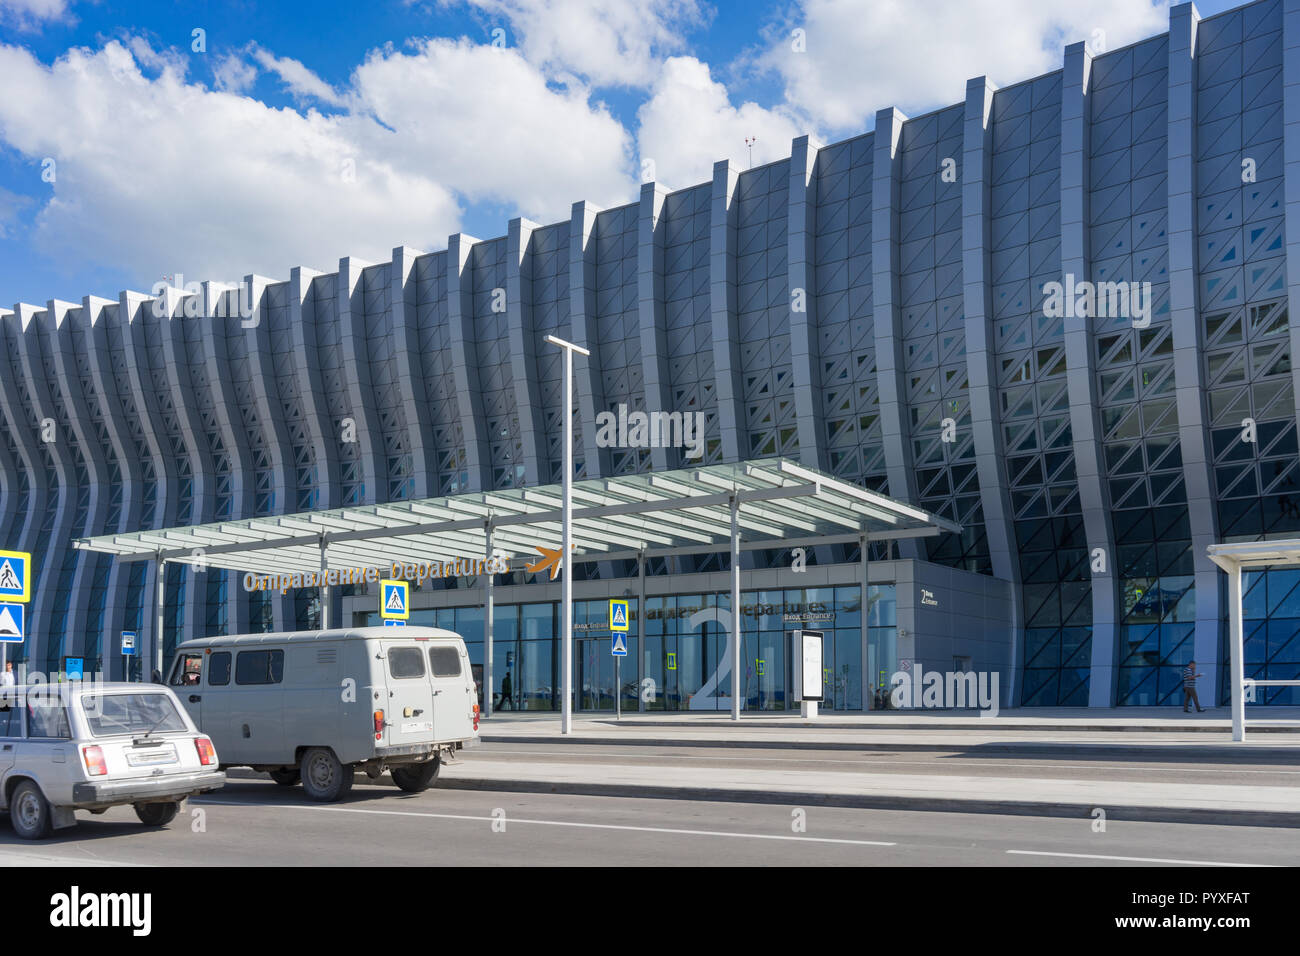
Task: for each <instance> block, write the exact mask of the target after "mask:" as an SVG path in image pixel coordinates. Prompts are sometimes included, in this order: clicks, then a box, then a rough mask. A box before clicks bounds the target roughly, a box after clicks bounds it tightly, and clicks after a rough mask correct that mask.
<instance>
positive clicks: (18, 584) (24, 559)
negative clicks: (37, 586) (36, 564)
mask: <svg viewBox="0 0 1300 956" xmlns="http://www.w3.org/2000/svg"><path fill="white" fill-rule="evenodd" d="M31 566H32V556H31V554H29V553H28V552H26V551H0V601H19V602H21V603H23V604H26V603H27V602H28V601H30V600H31V599H32V578H31V575H30V574H29V573H28V572H29V570H30V569H31Z"/></svg>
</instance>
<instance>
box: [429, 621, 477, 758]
mask: <svg viewBox="0 0 1300 956" xmlns="http://www.w3.org/2000/svg"><path fill="white" fill-rule="evenodd" d="M429 675H430V676H429V683H430V684H431V685H432V687H433V692H434V695H435V696H434V700H435V701H436V702H437V703H436V706H435V708H434V711H435V715H434V728H433V729H434V732H435V733H436V734H437V735H438V740H440V741H447V740H468V739H470V738H471V737H473V736H475V733H474V705H475V704H477V703H478V697H477V695H476V694H475V692H474V680H473V678H472V677H471V676H470V674H469V654H468V653H467V652H466V650H465V645H464V644H463V643H462V642H461V641H457V640H437V639H435V640H433V641H430V642H429Z"/></svg>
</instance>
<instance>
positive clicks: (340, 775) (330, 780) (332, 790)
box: [301, 747, 352, 803]
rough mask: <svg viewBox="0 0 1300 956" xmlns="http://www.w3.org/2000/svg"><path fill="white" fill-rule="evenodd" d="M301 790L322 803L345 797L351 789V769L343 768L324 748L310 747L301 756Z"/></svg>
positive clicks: (331, 752)
mask: <svg viewBox="0 0 1300 956" xmlns="http://www.w3.org/2000/svg"><path fill="white" fill-rule="evenodd" d="M301 768H302V771H301V772H302V789H303V792H304V793H306V794H307V796H309V797H311V799H313V800H319V801H320V802H322V803H332V802H333V801H335V800H339V799H341V798H343V797H345V796H347V794H348V791H349V790H351V789H352V768H351V767H345V766H344V765H343V764H342V763H340V762H339V758H338V757H336V756H334V751H332V750H329V749H328V748H326V747H312V748H310V749H309V750H308V751H307V752H306V753H304V754H303V755H302V764H301Z"/></svg>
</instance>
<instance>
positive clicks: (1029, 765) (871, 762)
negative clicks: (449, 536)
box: [448, 747, 1300, 775]
mask: <svg viewBox="0 0 1300 956" xmlns="http://www.w3.org/2000/svg"><path fill="white" fill-rule="evenodd" d="M940 752H943V753H946V751H940ZM492 754H509V755H514V756H528V755H535V756H542V757H569V758H571V759H572V758H575V757H580V756H582V751H564V750H497V749H496V748H495V747H492V748H488V749H485V750H483V751H482V752H481V754H479V755H476V756H485V757H486V756H491V755H492ZM590 756H593V757H633V758H640V759H642V760H651V759H656V758H657V759H661V760H663V759H671V760H674V761H676V760H750V761H753V762H755V763H783V764H785V763H844V764H852V765H853V766H855V767H863V768H864V769H870V767H877V766H881V765H888V766H896V767H916V766H924V765H925V764H924V762H923V761H921V760H875V759H873V758H872V757H870V756H863V757H860V758H858V759H857V760H846V759H843V758H837V757H723V756H717V757H715V756H706V755H703V754H681V753H673V754H646V753H636V752H635V751H631V750H617V751H614V752H613V753H610V752H608V751H605V752H602V753H593V754H591V755H590ZM460 759H463V760H465V762H466V763H467V764H468V763H473V758H472V757H470V758H464V757H462V758H460ZM947 759H948V760H969V761H975V760H978V758H975V757H949V758H947ZM975 765H976V766H979V767H1019V768H1021V769H1029V770H1079V769H1085V770H1129V771H1132V770H1134V767H1133V766H1132V765H1124V764H1117V765H1112V764H1093V763H1087V762H1086V761H1080V762H1079V763H1074V764H1065V763H1055V764H1045V763H1036V762H1035V761H1034V759H1033V758H1032V757H1029V758H1026V759H1025V760H1024V761H1023V762H1021V763H989V762H987V761H985V760H979V761H978V763H977V764H975ZM448 766H450V764H449V765H448ZM940 769H952V768H950V767H941V768H940ZM1142 769H1145V770H1158V771H1160V772H1161V773H1163V772H1165V771H1174V772H1175V773H1220V774H1222V773H1269V774H1272V773H1276V774H1293V775H1300V770H1246V769H1238V768H1236V767H1233V766H1232V765H1230V764H1226V765H1224V766H1222V767H1169V766H1165V765H1163V764H1143V765H1142Z"/></svg>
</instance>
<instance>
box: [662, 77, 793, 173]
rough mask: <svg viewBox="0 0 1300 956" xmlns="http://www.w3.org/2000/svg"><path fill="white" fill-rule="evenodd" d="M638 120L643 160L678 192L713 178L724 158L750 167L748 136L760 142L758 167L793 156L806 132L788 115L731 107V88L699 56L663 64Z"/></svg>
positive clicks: (746, 106) (754, 105) (755, 152)
mask: <svg viewBox="0 0 1300 956" xmlns="http://www.w3.org/2000/svg"><path fill="white" fill-rule="evenodd" d="M637 115H638V118H639V119H640V124H641V128H640V134H639V137H638V145H639V147H640V152H641V157H642V160H643V161H645V160H651V161H653V163H654V172H653V175H654V177H655V178H656V179H658V180H660V181H661V182H664V183H667V184H668V185H669V186H670V187H672V188H674V189H680V188H682V187H684V186H691V185H694V184H696V183H699V182H703V181H705V180H708V179H711V178H712V176H713V163H714V161H716V160H719V159H731V160H733V161H734V162H736V163H737V164H739V166H740V168H741V169H744V168H746V167H748V165H749V149H748V147H747V146H746V145H745V139H746V137H753V138H754V140H755V142H754V150H753V155H754V165H755V166H757V165H761V164H762V163H767V162H771V161H772V160H776V159H780V158H782V157H785V156H789V155H790V142H791V140H793V139H794V138H795V137H796V136H799V135H802V134H803V133H804V132H805V129H804V128H803V124H801V123H800V122H799V120H798V119H797V118H795V117H794V116H792V115H790V114H788V113H786V112H785V111H783V110H779V109H778V110H771V109H766V108H764V107H762V106H759V105H758V104H757V103H752V102H749V103H743V104H742V105H741V106H739V107H735V106H732V104H731V100H730V98H729V97H728V95H727V88H726V87H725V86H723V85H722V84H721V83H719V82H717V81H716V80H714V79H713V77H712V76H711V74H710V72H709V67H708V64H706V63H701V62H700V61H699V60H697V59H695V58H694V57H672V58H670V59H669V60H668V61H667V62H666V63H665V64H664V67H663V70H662V72H661V73H660V76H659V80H658V81H657V82H656V83H655V86H654V89H653V90H652V93H651V96H650V99H648V100H647V101H646V102H645V103H644V104H642V106H641V109H640V111H639V112H638V114H637Z"/></svg>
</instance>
